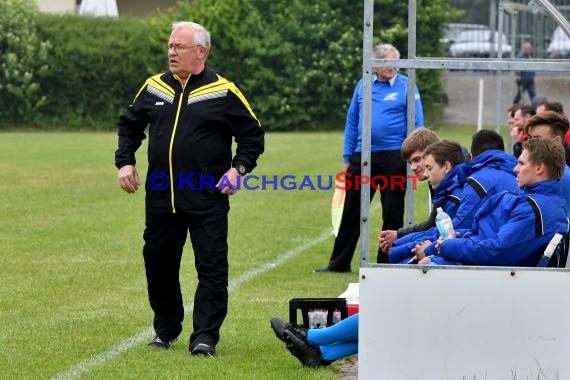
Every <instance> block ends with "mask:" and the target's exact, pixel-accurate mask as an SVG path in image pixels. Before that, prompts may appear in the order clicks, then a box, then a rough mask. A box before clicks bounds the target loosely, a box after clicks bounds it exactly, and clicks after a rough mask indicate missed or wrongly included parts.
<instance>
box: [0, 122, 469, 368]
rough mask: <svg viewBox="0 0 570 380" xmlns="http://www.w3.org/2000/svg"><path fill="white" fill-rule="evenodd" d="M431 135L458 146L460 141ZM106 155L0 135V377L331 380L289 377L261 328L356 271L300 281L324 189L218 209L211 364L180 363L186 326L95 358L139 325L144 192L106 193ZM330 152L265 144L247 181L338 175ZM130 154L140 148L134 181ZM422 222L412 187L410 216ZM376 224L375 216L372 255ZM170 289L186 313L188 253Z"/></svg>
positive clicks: (334, 139) (331, 136)
mask: <svg viewBox="0 0 570 380" xmlns="http://www.w3.org/2000/svg"><path fill="white" fill-rule="evenodd" d="M438 133H439V134H440V135H441V136H443V137H449V138H452V139H456V140H459V141H460V142H462V143H463V144H464V145H467V146H468V145H469V140H470V136H471V135H472V134H473V130H472V129H466V128H450V129H445V130H444V129H440V130H438ZM115 147H116V137H115V135H114V134H100V133H18V132H10V133H2V134H0V194H1V201H0V268H1V269H0V271H1V273H2V275H1V277H0V285H1V286H0V331H2V334H0V371H1V373H2V376H1V377H3V378H9V379H30V378H34V379H44V378H46V379H47V378H52V377H54V376H56V375H58V374H62V373H64V372H66V371H68V370H71V369H74V368H77V365H78V364H79V363H82V362H84V361H86V360H90V359H93V358H98V357H97V355H100V354H104V355H107V357H106V359H104V360H102V362H101V363H100V364H99V365H96V366H92V367H90V366H88V365H83V367H82V368H86V371H85V372H84V373H83V374H82V378H93V379H110V378H121V379H140V378H157V379H158V378H160V379H177V378H185V379H186V378H207V379H214V378H215V379H230V378H232V379H234V378H258V379H291V378H296V379H333V378H334V377H335V375H336V371H337V366H338V364H336V365H333V366H331V367H327V368H322V369H318V370H311V369H306V368H303V367H302V366H300V365H299V363H298V362H297V360H296V359H295V358H293V357H292V356H291V355H290V354H289V353H288V352H287V351H286V349H285V348H284V346H283V344H282V343H281V342H279V341H278V340H277V339H276V338H275V337H274V335H273V333H272V331H271V330H270V328H269V319H270V317H271V316H273V315H278V316H281V317H284V318H287V316H288V300H289V299H290V298H292V297H335V296H337V295H338V294H340V293H342V291H344V289H345V288H346V286H347V284H348V282H357V281H358V276H357V273H356V272H354V273H352V274H325V275H323V274H315V273H312V269H313V268H315V267H318V266H323V265H326V263H327V261H328V258H329V254H330V250H331V247H332V243H333V238H332V236H330V237H328V238H326V239H321V240H320V241H315V239H317V238H318V237H319V236H322V234H323V233H324V232H325V231H327V230H328V229H330V200H331V197H332V190H330V191H307V190H306V191H283V190H277V191H259V190H258V191H245V190H243V191H241V192H240V193H238V194H237V195H236V196H234V197H233V198H232V202H231V205H232V210H231V211H230V234H229V246H230V253H229V258H230V307H229V314H228V317H227V319H226V322H225V323H224V326H223V328H222V331H221V341H220V343H219V345H218V348H217V349H218V356H217V357H216V358H215V359H211V360H207V359H201V358H195V357H192V356H190V354H189V353H188V351H187V343H188V342H187V341H188V338H189V334H190V332H191V327H192V323H191V314H187V317H186V320H185V322H184V331H183V334H182V336H181V340H179V341H178V342H177V343H176V344H175V345H174V346H173V349H171V350H169V351H156V350H149V349H147V347H146V345H145V344H144V342H141V343H138V344H135V345H133V346H132V347H130V348H129V349H128V350H126V351H124V352H123V351H121V349H118V352H119V353H118V354H117V355H112V354H109V351H110V350H113V349H116V348H117V347H118V346H119V345H120V344H121V343H123V342H125V340H127V339H129V338H132V337H134V336H137V334H140V333H141V332H142V331H144V330H145V329H148V328H149V327H150V326H151V319H152V314H151V311H150V308H149V306H148V302H147V298H146V282H145V276H144V266H143V260H142V254H141V249H142V231H143V227H144V191H139V192H138V193H137V194H135V195H127V194H126V193H123V192H122V191H121V190H120V188H119V187H118V185H117V183H116V169H115V168H114V166H113V154H114V150H115ZM341 149H342V134H341V133H338V132H335V133H311V134H301V133H291V134H269V135H268V136H267V144H266V153H265V154H264V155H263V156H262V158H261V159H260V161H259V167H258V169H256V171H255V174H256V175H258V176H261V175H278V176H283V175H285V174H290V175H295V176H298V178H299V177H300V176H303V175H310V176H311V178H312V179H314V178H316V176H317V175H334V174H336V173H337V172H338V171H340V170H341V168H342V162H341ZM144 153H145V151H144V148H141V151H140V152H139V154H138V159H139V162H140V164H139V165H140V167H139V171H140V173H141V174H143V173H144V172H145V168H144V166H145V164H144V163H145V161H146V159H145V155H144ZM422 186H424V185H422ZM376 202H378V200H377V199H376V200H375V203H376ZM426 213H427V208H426V191H425V187H420V188H419V191H417V192H416V215H417V216H418V218H423V217H425V215H426ZM379 215H380V211H379V210H378V208H376V209H375V211H374V212H373V215H372V220H373V222H372V231H373V232H372V233H371V235H372V236H371V240H370V242H371V243H370V244H371V251H372V252H374V251H375V249H376V242H375V240H376V234H377V231H378V229H379V226H380V220H379V218H380V216H379ZM307 243H310V247H309V248H307V249H305V250H302V251H299V252H297V253H295V252H296V251H292V250H295V249H297V248H298V247H299V246H301V245H303V244H307ZM287 252H289V253H290V252H293V253H294V254H291V257H290V258H289V259H288V260H286V261H285V262H284V263H283V264H281V265H276V266H274V267H272V268H269V269H265V271H259V272H255V271H256V270H258V269H260V268H267V266H266V264H268V263H273V262H276V260H278V258H279V257H280V256H282V255H283V254H285V253H287ZM358 252H359V251H357V253H356V255H355V256H356V257H355V259H354V261H353V268H356V267H357V266H358ZM371 259H372V260H375V254H374V253H372V257H371ZM181 283H182V288H183V294H184V300H185V303H186V305H188V306H191V305H192V298H193V293H194V290H195V287H196V276H195V271H194V267H193V257H192V252H191V249H190V248H188V249H187V250H186V252H185V255H184V258H183V263H182V270H181ZM149 338H150V336H149ZM145 341H146V338H145ZM96 360H98V359H96Z"/></svg>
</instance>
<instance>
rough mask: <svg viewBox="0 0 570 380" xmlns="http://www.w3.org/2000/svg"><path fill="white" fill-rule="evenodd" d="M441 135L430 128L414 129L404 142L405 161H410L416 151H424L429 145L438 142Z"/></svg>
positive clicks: (403, 156)
mask: <svg viewBox="0 0 570 380" xmlns="http://www.w3.org/2000/svg"><path fill="white" fill-rule="evenodd" d="M438 141H439V137H437V135H436V134H435V132H434V131H432V130H431V129H428V128H418V129H416V130H414V131H413V132H412V133H410V135H409V136H408V137H406V139H405V140H404V142H403V144H402V149H401V150H400V151H401V154H402V158H403V159H404V161H408V160H409V159H410V157H411V156H412V154H414V153H415V152H423V151H424V150H425V148H427V147H428V145H430V144H433V143H434V142H438Z"/></svg>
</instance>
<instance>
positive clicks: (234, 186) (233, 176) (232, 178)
mask: <svg viewBox="0 0 570 380" xmlns="http://www.w3.org/2000/svg"><path fill="white" fill-rule="evenodd" d="M238 177H240V174H239V172H238V171H237V169H236V168H230V170H228V171H227V172H225V173H224V175H223V176H222V179H220V180H219V181H218V183H216V188H218V189H219V190H220V193H222V194H227V195H234V194H235V193H237V191H238ZM222 181H223V185H224V186H222V187H221V188H220V187H219V186H220V184H221V183H222ZM228 181H229V183H230V184H231V186H230V185H228Z"/></svg>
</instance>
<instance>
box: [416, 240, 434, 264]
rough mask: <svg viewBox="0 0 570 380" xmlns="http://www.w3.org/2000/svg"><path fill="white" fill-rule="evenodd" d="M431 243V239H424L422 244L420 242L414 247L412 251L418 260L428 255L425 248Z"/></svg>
mask: <svg viewBox="0 0 570 380" xmlns="http://www.w3.org/2000/svg"><path fill="white" fill-rule="evenodd" d="M430 244H431V241H430V240H424V241H423V242H421V243H420V244H418V245H416V246H415V247H414V248H412V253H413V254H415V255H416V259H417V260H418V262H420V261H421V260H422V259H423V258H424V257H426V254H425V253H424V250H425V249H426V248H427V247H428V246H429V245H430Z"/></svg>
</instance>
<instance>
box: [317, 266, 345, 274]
mask: <svg viewBox="0 0 570 380" xmlns="http://www.w3.org/2000/svg"><path fill="white" fill-rule="evenodd" d="M313 272H315V273H328V272H337V273H351V272H352V269H351V268H350V267H348V268H346V269H334V268H329V267H322V268H316V269H314V270H313Z"/></svg>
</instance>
